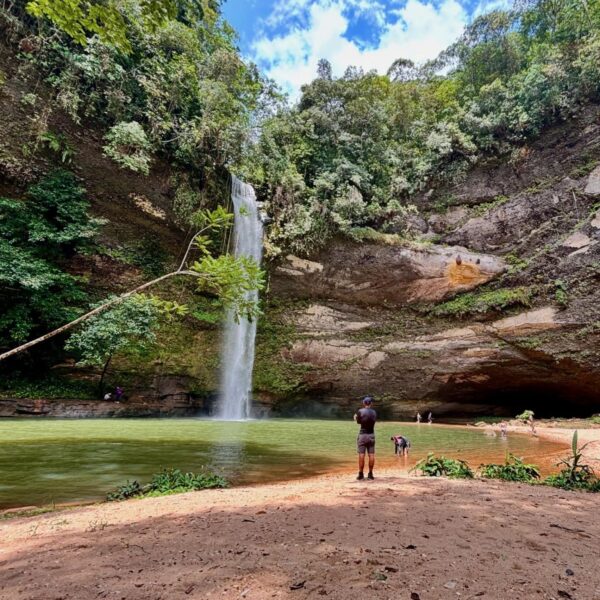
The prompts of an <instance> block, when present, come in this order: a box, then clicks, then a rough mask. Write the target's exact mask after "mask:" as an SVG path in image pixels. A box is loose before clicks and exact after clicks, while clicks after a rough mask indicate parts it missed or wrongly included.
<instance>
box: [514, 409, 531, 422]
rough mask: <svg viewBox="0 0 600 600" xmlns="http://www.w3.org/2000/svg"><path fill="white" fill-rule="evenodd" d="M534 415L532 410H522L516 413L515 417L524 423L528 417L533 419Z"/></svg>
mask: <svg viewBox="0 0 600 600" xmlns="http://www.w3.org/2000/svg"><path fill="white" fill-rule="evenodd" d="M534 415H535V413H534V412H533V411H532V410H524V411H523V412H522V413H521V414H520V415H517V416H516V417H515V419H518V420H519V421H523V422H524V423H526V422H527V421H529V419H533V416H534Z"/></svg>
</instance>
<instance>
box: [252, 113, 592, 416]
mask: <svg viewBox="0 0 600 600" xmlns="http://www.w3.org/2000/svg"><path fill="white" fill-rule="evenodd" d="M599 162H600V121H599V112H598V110H597V109H590V110H589V111H588V112H586V113H585V114H583V115H582V116H581V118H580V120H579V122H577V123H569V124H566V125H564V126H562V127H559V128H557V129H555V130H553V131H550V132H548V133H547V134H546V135H545V136H544V137H543V138H542V139H540V140H539V141H538V142H537V143H536V144H535V145H533V146H532V147H531V148H528V149H526V151H523V152H522V156H521V157H520V159H519V160H518V161H517V162H515V163H513V164H508V163H502V164H488V165H482V166H480V167H478V168H476V169H475V170H474V171H473V172H472V173H471V174H470V175H469V176H468V177H467V179H466V180H465V181H464V182H462V183H461V184H458V185H456V186H454V187H451V188H446V189H437V190H429V191H428V192H427V193H426V194H424V195H423V196H422V197H421V198H419V199H418V205H419V208H420V219H419V220H418V226H419V228H420V230H421V237H420V243H412V244H411V243H403V242H401V241H398V240H394V239H393V238H390V237H389V236H388V237H386V236H382V237H381V241H380V242H378V243H363V244H354V243H350V242H344V241H341V240H338V241H336V242H335V243H333V244H332V245H330V246H329V247H328V248H327V249H326V250H324V251H322V252H320V253H319V254H317V255H315V256H311V257H309V258H308V259H303V258H298V257H295V256H287V257H285V259H283V260H282V261H281V262H280V263H279V264H278V265H276V266H275V267H274V268H273V269H272V271H271V281H270V295H271V298H272V299H273V298H275V299H277V301H278V302H277V307H278V308H277V309H276V310H273V311H271V312H268V313H267V319H272V320H273V321H277V322H278V323H279V324H280V330H279V332H278V333H277V332H276V334H275V336H274V337H275V339H277V342H278V343H277V344H273V328H272V327H271V328H270V329H268V330H267V331H266V332H265V334H263V335H262V336H260V335H259V344H263V345H266V344H268V345H270V354H269V356H270V357H271V359H272V360H278V361H280V362H279V368H278V369H279V370H278V378H277V377H271V380H276V381H281V379H282V377H284V375H286V374H287V376H288V379H286V380H285V381H286V384H287V388H286V390H285V391H286V395H281V394H280V395H279V396H278V395H277V394H276V395H273V394H272V390H269V389H268V388H269V383H272V381H271V382H270V381H268V380H267V381H266V382H264V381H263V378H262V373H261V372H260V370H261V369H263V368H264V365H263V363H261V362H260V361H259V364H258V365H257V369H258V372H257V384H258V387H259V392H260V391H261V390H260V388H261V386H262V387H263V388H267V389H263V391H266V392H271V393H268V394H263V395H262V396H259V397H262V400H263V402H264V404H265V405H266V406H268V407H269V408H270V409H272V410H274V411H276V412H278V411H279V412H282V413H284V414H287V413H291V414H294V413H302V412H307V411H308V412H314V413H316V414H343V413H345V412H347V410H348V408H349V407H351V406H354V404H355V403H356V400H357V398H358V397H360V396H361V395H364V394H367V393H369V394H374V395H375V396H377V397H378V399H379V406H380V409H381V410H382V411H383V412H384V413H386V414H387V415H389V416H394V417H410V416H412V415H414V413H415V411H416V410H421V411H423V410H433V411H434V413H436V414H438V415H465V414H514V413H515V411H517V410H522V409H524V408H526V407H527V408H533V409H534V410H535V411H536V413H537V414H539V415H540V416H541V415H548V416H550V415H560V414H574V413H575V414H590V413H592V412H597V411H598V410H600V394H599V393H598V391H597V390H598V389H600V346H599V344H598V342H599V341H600V287H599V285H598V284H599V283H600V244H599V243H598V242H600V210H599V208H600V166H598V163H599ZM282 305H283V306H284V307H285V309H283V310H282V308H281V306H282ZM283 328H285V329H283ZM282 331H285V332H286V335H282V333H281V332H282ZM269 335H270V336H271V338H270V339H268V338H267V336H269ZM286 370H287V372H286ZM265 383H266V385H264V384H265ZM271 387H277V386H271ZM282 387H283V386H282Z"/></svg>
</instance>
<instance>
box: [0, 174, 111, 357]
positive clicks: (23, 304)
mask: <svg viewBox="0 0 600 600" xmlns="http://www.w3.org/2000/svg"><path fill="white" fill-rule="evenodd" d="M88 209H89V203H88V201H87V199H86V198H85V193H84V190H83V188H81V187H80V186H79V185H78V183H77V182H76V180H75V177H74V176H73V175H72V174H70V173H67V172H65V171H57V172H55V173H53V174H51V175H49V176H48V177H46V178H45V179H43V180H42V181H40V182H39V183H38V184H36V185H34V186H32V187H31V188H30V189H29V190H28V192H27V194H26V196H25V199H24V200H13V199H8V198H0V305H1V306H2V308H1V309H0V346H6V345H8V344H11V343H15V342H21V341H24V340H25V339H27V338H28V337H29V336H30V334H31V333H33V332H35V331H40V330H47V329H50V328H52V327H56V326H58V325H62V324H63V323H64V322H66V321H69V320H71V319H73V318H75V317H76V316H77V315H78V314H79V311H80V308H81V306H82V303H83V301H84V300H85V294H84V293H83V291H82V290H81V288H80V286H79V282H78V280H77V278H75V277H73V276H72V275H69V274H68V273H66V272H64V271H63V270H62V264H63V262H64V261H65V259H67V258H69V257H71V256H73V255H74V254H75V253H76V252H78V251H81V250H83V249H85V248H86V247H87V246H88V244H89V243H90V241H91V240H92V239H93V238H94V236H95V235H96V233H97V232H98V229H99V226H100V224H101V223H102V221H100V220H98V219H93V218H91V217H90V216H89V215H88V212H87V211H88Z"/></svg>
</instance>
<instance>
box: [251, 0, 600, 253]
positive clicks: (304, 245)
mask: <svg viewBox="0 0 600 600" xmlns="http://www.w3.org/2000/svg"><path fill="white" fill-rule="evenodd" d="M599 30H600V10H598V6H597V2H592V3H581V2H579V1H575V2H572V1H571V0H558V1H557V2H552V3H550V2H546V1H545V0H531V1H528V2H523V3H519V4H518V5H517V6H516V7H515V8H514V9H512V10H510V11H501V10H497V11H493V12H490V13H488V14H485V15H482V16H479V17H477V18H476V19H474V20H473V22H472V23H471V24H470V25H469V26H468V27H467V28H466V30H465V32H464V34H463V35H462V36H461V38H460V39H459V40H458V41H457V42H456V43H455V44H453V45H452V46H451V47H450V48H448V49H447V50H446V51H444V52H442V54H441V55H440V56H439V57H438V58H437V59H436V60H434V61H431V62H429V63H427V64H425V65H423V66H422V67H420V68H419V67H415V65H414V64H412V63H411V62H410V61H406V60H404V59H399V60H397V61H395V63H394V65H392V67H391V68H390V71H389V72H388V75H387V76H381V75H377V74H376V73H374V72H363V71H362V70H360V69H357V68H354V67H350V68H349V69H347V71H346V73H344V75H343V76H342V77H338V78H336V77H333V76H332V75H331V71H332V70H331V66H330V65H327V64H324V65H322V66H323V68H322V69H320V71H319V74H318V75H317V78H316V79H315V80H314V81H313V82H312V83H310V84H308V85H306V86H304V87H303V89H302V95H301V98H300V101H299V103H298V105H297V106H294V107H292V108H290V109H287V110H280V111H278V113H277V114H275V115H274V116H273V117H272V118H270V119H268V120H267V122H266V123H265V124H264V125H263V128H262V136H261V138H260V140H259V143H258V144H257V145H256V147H255V148H254V149H253V151H252V152H251V159H252V160H251V162H250V163H249V169H248V171H249V173H250V174H251V177H252V179H253V180H254V181H255V182H256V184H257V185H258V186H259V188H260V190H261V193H262V194H264V196H265V197H267V198H270V199H272V202H271V213H272V214H273V215H274V224H273V226H272V228H271V230H270V237H271V243H272V244H273V245H274V246H275V247H276V248H277V249H278V250H281V249H282V248H290V249H292V250H294V251H296V252H302V251H303V252H310V251H311V250H314V249H315V248H318V247H319V246H320V245H322V244H323V243H324V242H325V241H326V239H327V237H330V236H332V235H335V234H336V233H339V232H341V233H343V234H348V232H350V231H351V230H352V228H356V227H358V228H363V227H372V228H374V229H377V230H380V231H390V232H396V233H403V230H406V229H407V223H408V220H407V219H406V215H405V214H403V213H404V212H405V210H406V209H407V208H408V207H409V206H410V200H411V197H412V196H414V195H415V194H419V193H420V192H423V191H425V190H427V189H430V188H432V187H433V186H435V184H436V183H438V182H445V181H446V182H457V181H460V179H461V178H462V177H463V176H464V174H465V173H466V171H467V170H468V169H469V168H470V167H471V165H473V164H474V163H476V162H479V161H481V160H484V159H486V158H489V157H498V156H511V157H512V158H513V160H512V161H511V162H512V163H513V166H514V168H515V169H516V170H518V169H519V168H520V163H521V161H522V159H523V158H524V157H525V156H526V152H525V151H524V148H526V147H527V144H528V142H529V141H530V140H531V139H533V138H535V137H536V136H537V135H539V133H540V132H541V131H542V129H543V128H545V127H547V126H548V125H550V124H552V123H556V122H559V121H561V120H563V119H565V118H568V117H570V116H571V115H573V114H575V113H576V112H577V111H578V110H579V107H580V106H581V105H582V104H584V103H586V102H589V101H592V102H595V101H597V100H598V99H599V98H600V66H599V65H600V60H599V58H600V37H599V36H598V31H599ZM420 200H421V201H422V202H423V201H424V202H427V198H420ZM504 201H505V199H504V198H502V197H499V198H497V199H496V200H495V201H494V202H493V203H490V204H489V205H482V206H480V207H478V208H477V209H476V210H475V214H481V213H482V212H483V211H486V210H489V209H491V208H494V207H496V206H498V205H500V204H501V203H503V202H504Z"/></svg>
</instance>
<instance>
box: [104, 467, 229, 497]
mask: <svg viewBox="0 0 600 600" xmlns="http://www.w3.org/2000/svg"><path fill="white" fill-rule="evenodd" d="M227 485H228V483H227V480H226V479H224V478H223V477H221V476H220V475H216V474H215V473H211V472H209V471H205V472H202V473H184V472H183V471H180V470H179V469H165V470H164V471H162V472H161V473H157V474H156V475H154V476H153V477H152V480H151V481H150V483H148V484H146V485H142V484H140V483H139V482H138V481H131V482H129V481H128V482H127V483H126V484H125V485H121V486H119V487H118V488H117V489H116V490H114V491H112V492H110V493H109V494H108V495H107V496H106V499H107V500H108V501H109V502H114V501H117V500H127V499H128V498H147V497H151V496H152V497H154V496H168V495H170V494H181V493H183V492H191V491H195V490H206V489H212V488H224V487H227Z"/></svg>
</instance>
